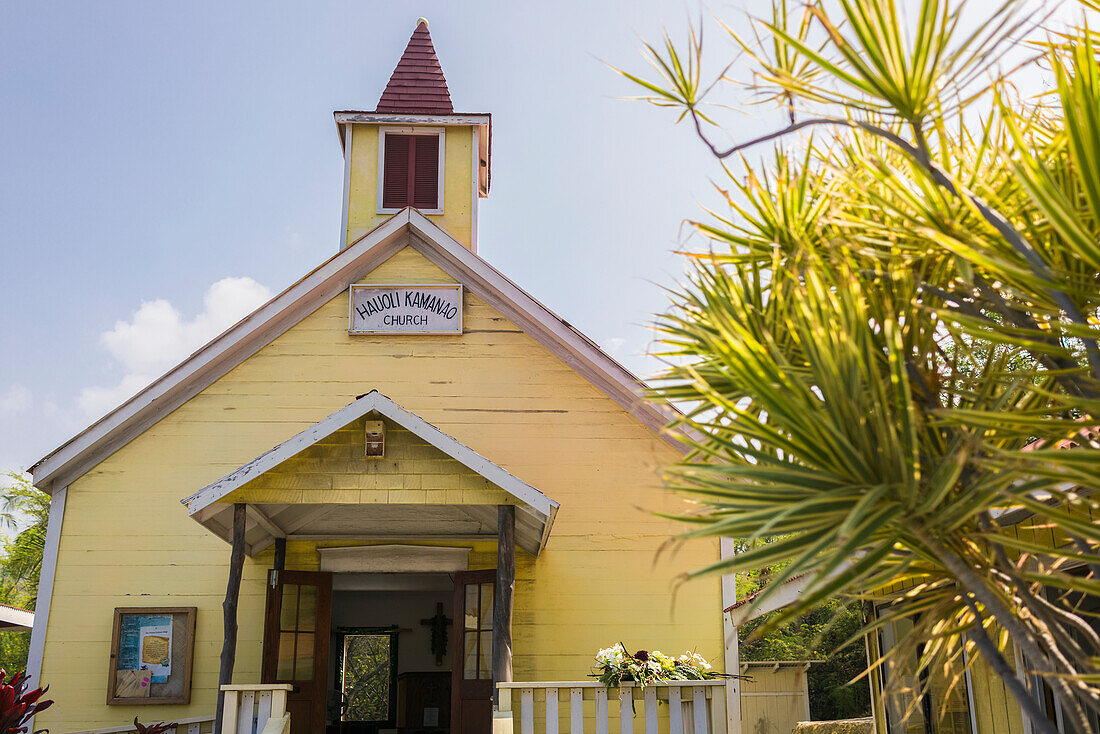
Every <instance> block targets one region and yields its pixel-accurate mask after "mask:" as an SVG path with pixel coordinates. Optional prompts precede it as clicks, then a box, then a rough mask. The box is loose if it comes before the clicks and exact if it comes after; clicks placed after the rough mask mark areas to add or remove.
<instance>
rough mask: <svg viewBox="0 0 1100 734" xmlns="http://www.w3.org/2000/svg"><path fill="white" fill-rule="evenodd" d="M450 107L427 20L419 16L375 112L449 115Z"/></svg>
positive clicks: (451, 106) (452, 110)
mask: <svg viewBox="0 0 1100 734" xmlns="http://www.w3.org/2000/svg"><path fill="white" fill-rule="evenodd" d="M454 111H455V108H454V105H452V104H451V93H450V91H448V90H447V80H446V79H445V78H444V77H443V68H442V67H441V66H440V65H439V59H438V58H436V55H435V47H434V46H432V37H431V35H430V34H429V33H428V21H426V20H424V19H423V18H421V19H420V20H419V21H418V22H417V24H416V30H414V31H413V34H412V38H410V39H409V45H408V46H406V47H405V53H403V54H402V55H401V60H400V61H398V62H397V67H396V68H395V69H394V70H393V74H392V75H391V76H390V81H389V83H388V84H387V85H386V90H385V91H384V92H382V98H381V99H379V100H378V109H377V110H375V112H394V113H398V114H401V113H413V114H426V115H450V114H453V113H454Z"/></svg>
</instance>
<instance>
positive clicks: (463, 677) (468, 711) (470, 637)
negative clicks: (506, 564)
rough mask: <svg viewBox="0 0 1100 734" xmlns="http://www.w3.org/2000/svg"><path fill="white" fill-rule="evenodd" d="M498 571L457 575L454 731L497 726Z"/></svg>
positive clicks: (474, 732)
mask: <svg viewBox="0 0 1100 734" xmlns="http://www.w3.org/2000/svg"><path fill="white" fill-rule="evenodd" d="M495 579H496V570H495V569H490V570H488V571H459V572H457V573H456V574H455V594H454V632H453V634H452V635H451V638H452V640H453V642H452V649H453V650H454V658H453V660H452V662H451V732H450V734H490V732H491V731H492V728H493V596H494V594H493V591H494V581H495Z"/></svg>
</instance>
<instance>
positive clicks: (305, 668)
mask: <svg viewBox="0 0 1100 734" xmlns="http://www.w3.org/2000/svg"><path fill="white" fill-rule="evenodd" d="M295 657H296V658H297V660H296V661H295V663H294V680H313V633H311V632H299V633H298V651H297V655H295Z"/></svg>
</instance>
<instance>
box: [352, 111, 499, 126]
mask: <svg viewBox="0 0 1100 734" xmlns="http://www.w3.org/2000/svg"><path fill="white" fill-rule="evenodd" d="M332 116H333V117H334V118H335V119H336V124H337V125H344V124H347V123H352V122H365V123H369V124H374V125H488V124H489V122H490V120H492V115H490V114H488V113H473V114H456V115H407V114H400V113H395V112H351V111H347V112H333V113H332Z"/></svg>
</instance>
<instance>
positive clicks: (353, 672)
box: [341, 635, 393, 721]
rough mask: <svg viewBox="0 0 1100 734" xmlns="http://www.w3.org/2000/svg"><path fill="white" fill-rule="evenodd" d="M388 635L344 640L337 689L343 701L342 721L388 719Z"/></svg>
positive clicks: (389, 666) (355, 636) (389, 660)
mask: <svg viewBox="0 0 1100 734" xmlns="http://www.w3.org/2000/svg"><path fill="white" fill-rule="evenodd" d="M392 665H393V661H392V660H391V659H390V636H389V635H348V636H347V637H345V638H344V669H343V671H342V674H341V677H342V680H341V690H342V691H343V693H344V697H345V700H346V701H347V708H346V710H345V713H344V721H387V720H389V717H390V671H391V669H392Z"/></svg>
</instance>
